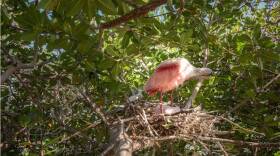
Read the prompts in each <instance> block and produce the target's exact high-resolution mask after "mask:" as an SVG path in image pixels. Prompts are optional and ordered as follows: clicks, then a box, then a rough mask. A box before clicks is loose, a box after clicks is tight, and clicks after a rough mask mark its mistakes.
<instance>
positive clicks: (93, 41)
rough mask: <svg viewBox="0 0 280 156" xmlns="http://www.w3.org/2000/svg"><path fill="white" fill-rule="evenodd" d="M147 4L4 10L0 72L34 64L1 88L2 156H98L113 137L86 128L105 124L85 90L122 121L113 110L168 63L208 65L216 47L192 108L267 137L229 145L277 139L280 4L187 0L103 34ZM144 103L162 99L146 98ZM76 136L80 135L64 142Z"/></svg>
mask: <svg viewBox="0 0 280 156" xmlns="http://www.w3.org/2000/svg"><path fill="white" fill-rule="evenodd" d="M147 3H149V1H144V0H143V1H142V0H136V1H121V0H40V1H39V2H38V1H37V0H35V1H32V0H3V1H2V2H1V30H2V32H1V67H2V68H1V73H4V72H5V71H6V70H7V69H9V67H10V65H16V64H15V62H14V61H13V59H16V60H20V62H21V63H24V64H26V63H36V65H35V66H34V68H26V69H24V68H22V69H18V70H17V71H16V72H15V73H14V74H13V75H11V76H10V77H9V78H8V79H7V81H6V82H5V83H4V84H3V85H1V122H2V126H1V139H2V143H3V147H1V150H2V151H1V152H2V153H3V155H10V154H14V155H18V154H22V155H38V154H39V153H41V154H42V152H43V153H44V154H46V155H53V154H63V153H64V154H82V153H87V154H90V153H91V154H100V153H101V152H102V151H103V150H104V145H105V144H106V143H107V142H108V139H109V133H108V128H107V126H106V125H105V124H104V123H102V124H99V125H98V126H96V127H94V128H90V129H86V130H83V129H84V128H85V127H87V126H89V125H90V124H91V123H95V122H97V121H100V116H99V115H98V114H96V113H95V112H93V110H92V108H91V106H89V105H88V104H87V103H86V102H84V100H83V99H82V97H81V96H80V91H81V90H82V91H85V92H87V94H88V95H90V98H91V99H92V101H94V103H95V104H96V105H97V106H98V107H100V108H101V109H102V111H103V112H105V114H106V115H108V116H110V115H112V116H113V115H114V116H115V115H117V113H115V112H116V111H115V110H117V109H118V108H122V107H123V106H124V104H125V103H126V100H127V98H128V97H129V96H131V95H132V94H133V93H134V92H136V91H137V90H139V89H142V86H143V85H144V83H145V81H146V80H147V78H148V77H149V75H151V73H152V72H153V69H154V68H155V67H156V65H158V64H159V63H160V62H161V61H163V60H165V59H167V58H174V57H184V58H187V59H189V60H190V61H191V62H192V63H193V64H194V65H195V66H197V67H201V66H202V64H203V58H204V53H203V51H204V50H205V48H206V47H208V48H209V49H210V54H209V57H208V67H209V68H211V69H213V70H214V71H215V74H214V76H212V77H211V78H210V79H209V80H207V81H204V86H203V88H202V89H201V91H200V92H199V94H198V96H197V98H196V102H195V105H198V104H200V103H202V104H203V105H204V106H205V109H206V110H208V111H216V112H217V113H220V114H223V113H229V116H230V117H231V119H232V121H234V122H236V123H238V124H239V125H241V126H243V127H246V128H248V129H254V130H255V131H258V132H261V133H264V134H265V137H262V138H258V137H257V136H255V135H254V134H249V133H245V132H236V133H235V134H234V136H232V139H240V140H247V141H253V140H260V141H268V142H269V141H271V142H277V141H279V140H280V133H279V132H280V122H279V120H280V117H279V114H280V105H279V103H280V97H279V95H280V89H279V88H280V81H279V79H277V78H276V79H275V77H276V76H277V75H279V72H280V71H279V69H280V44H279V40H280V38H279V33H280V32H279V10H280V3H279V2H278V1H267V2H266V1H259V0H252V1H241V0H237V1H228V0H225V1H218V0H203V1H193V0H186V1H185V3H184V6H183V7H184V10H183V11H182V12H179V11H178V10H179V9H180V7H181V5H182V4H181V3H180V2H179V1H172V0H171V1H170V0H169V1H168V3H166V4H164V5H161V6H160V7H158V8H157V9H156V10H154V11H150V12H149V13H148V14H147V15H145V16H144V17H137V18H135V19H134V20H130V21H126V22H125V23H123V24H122V25H120V26H115V27H112V28H109V29H104V30H100V29H98V26H99V25H100V24H102V23H106V22H108V21H110V20H113V19H116V18H117V17H120V16H122V15H124V14H126V13H128V12H130V11H131V10H133V9H135V7H137V6H142V5H145V4H147ZM278 77H279V76H278ZM195 82H196V81H195V80H193V81H190V82H188V83H186V85H184V86H182V87H180V88H179V89H177V90H176V91H175V94H174V95H175V97H174V100H175V101H176V102H177V103H182V104H184V103H185V102H186V100H187V98H188V97H189V96H190V95H191V91H192V89H193V87H194V85H195ZM144 99H145V100H151V99H158V98H157V97H152V98H151V97H148V96H146V95H145V94H144ZM165 100H167V97H166V99H165ZM236 106H237V107H236ZM233 108H235V109H234V110H233ZM220 128H221V129H225V130H231V129H232V130H234V129H235V127H230V126H228V125H223V126H221V127H220ZM77 131H81V133H79V134H77V135H75V136H74V137H71V138H69V139H67V137H69V136H71V135H72V134H74V133H76V132H77ZM1 146H2V145H1ZM163 146H164V147H165V146H168V144H167V143H166V144H164V145H163ZM173 146H174V151H177V152H178V153H182V154H183V153H188V152H191V151H195V150H196V151H197V150H200V149H201V147H192V146H191V145H189V144H186V143H185V142H181V141H180V142H176V143H175V144H174V145H173ZM226 149H227V151H228V152H230V153H231V154H239V155H244V154H247V155H252V153H253V152H254V150H255V149H250V148H243V147H239V146H235V145H231V144H229V145H228V146H227V147H226ZM151 152H152V149H146V150H144V151H141V152H138V153H137V154H139V155H142V154H143V155H144V154H145V153H147V154H148V153H151ZM166 152H167V151H164V150H162V151H161V150H158V153H161V154H166ZM258 153H259V154H260V155H272V154H273V153H274V155H278V154H279V149H278V152H277V150H275V149H270V148H262V149H259V151H258Z"/></svg>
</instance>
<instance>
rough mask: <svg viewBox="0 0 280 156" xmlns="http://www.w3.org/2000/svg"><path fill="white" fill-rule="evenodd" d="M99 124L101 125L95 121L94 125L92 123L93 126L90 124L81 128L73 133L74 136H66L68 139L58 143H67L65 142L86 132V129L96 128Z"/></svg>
mask: <svg viewBox="0 0 280 156" xmlns="http://www.w3.org/2000/svg"><path fill="white" fill-rule="evenodd" d="M100 123H101V122H100V121H97V122H95V123H93V124H90V125H89V126H87V127H85V128H83V129H81V130H80V131H77V132H75V133H74V134H72V135H70V136H68V137H66V138H64V139H62V140H61V141H59V142H58V143H62V142H64V141H67V140H69V139H71V138H73V137H74V136H77V135H80V134H81V133H82V132H83V131H86V130H88V129H90V128H93V127H96V126H97V125H99V124H100Z"/></svg>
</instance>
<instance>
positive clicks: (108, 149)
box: [101, 144, 115, 156]
mask: <svg viewBox="0 0 280 156" xmlns="http://www.w3.org/2000/svg"><path fill="white" fill-rule="evenodd" d="M114 147H115V144H110V146H109V147H107V148H106V149H105V150H104V151H103V152H102V153H101V156H105V155H106V154H107V153H108V152H110V151H111V150H112V149H113V148H114Z"/></svg>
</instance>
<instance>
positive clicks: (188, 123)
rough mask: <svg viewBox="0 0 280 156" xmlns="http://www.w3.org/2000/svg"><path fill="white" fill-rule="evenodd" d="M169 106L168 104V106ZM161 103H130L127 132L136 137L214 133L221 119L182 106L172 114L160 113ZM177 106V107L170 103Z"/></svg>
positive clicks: (194, 135) (211, 134) (187, 135)
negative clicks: (158, 111)
mask: <svg viewBox="0 0 280 156" xmlns="http://www.w3.org/2000/svg"><path fill="white" fill-rule="evenodd" d="M165 106H166V105H165ZM158 107H159V103H142V104H140V105H139V103H138V104H137V105H129V107H128V109H127V110H126V112H125V114H126V116H127V117H126V118H125V119H123V122H125V127H126V133H127V134H128V135H129V136H130V137H131V138H132V139H143V138H151V137H153V138H163V137H165V138H166V137H168V136H184V137H185V138H193V137H196V136H207V137H208V136H214V135H215V134H214V132H216V131H217V130H216V128H215V124H216V123H218V122H219V121H220V120H219V119H218V118H217V117H215V116H214V115H211V114H208V113H206V112H203V111H198V110H196V109H179V110H178V111H176V112H173V113H171V114H165V115H161V114H159V113H157V112H156V110H157V109H158ZM166 107H168V108H171V109H172V108H174V109H177V108H179V107H176V106H173V107H171V106H166Z"/></svg>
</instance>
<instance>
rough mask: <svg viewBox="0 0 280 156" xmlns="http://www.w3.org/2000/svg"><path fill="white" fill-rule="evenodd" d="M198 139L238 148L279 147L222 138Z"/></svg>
mask: <svg viewBox="0 0 280 156" xmlns="http://www.w3.org/2000/svg"><path fill="white" fill-rule="evenodd" d="M198 139H200V140H203V141H209V142H217V141H219V142H227V143H232V144H237V145H240V146H244V145H246V146H251V147H261V148H266V147H270V148H272V147H276V148H279V147H280V143H269V142H251V141H241V140H231V139H223V138H215V137H198Z"/></svg>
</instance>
